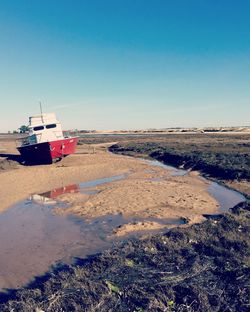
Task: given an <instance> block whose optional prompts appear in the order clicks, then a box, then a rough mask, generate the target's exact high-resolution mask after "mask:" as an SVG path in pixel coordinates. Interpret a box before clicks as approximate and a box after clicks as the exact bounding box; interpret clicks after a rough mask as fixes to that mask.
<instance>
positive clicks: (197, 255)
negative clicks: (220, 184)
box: [0, 203, 250, 311]
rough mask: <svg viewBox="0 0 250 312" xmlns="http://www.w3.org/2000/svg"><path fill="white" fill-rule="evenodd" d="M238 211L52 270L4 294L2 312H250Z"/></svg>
mask: <svg viewBox="0 0 250 312" xmlns="http://www.w3.org/2000/svg"><path fill="white" fill-rule="evenodd" d="M242 208H244V209H242ZM242 208H237V209H234V213H233V214H227V215H225V216H220V217H217V218H214V219H210V220H207V221H206V222H204V223H203V224H199V225H194V226H192V227H190V228H186V229H174V230H172V231H169V232H167V233H166V234H164V235H156V236H153V237H149V238H146V239H143V240H130V241H128V242H126V243H123V244H121V245H118V246H117V247H115V248H113V249H112V250H108V251H106V252H104V253H103V254H101V255H98V256H95V257H92V258H90V259H88V260H86V261H81V262H80V263H78V265H73V266H69V267H64V268H62V269H59V270H57V271H54V272H52V273H51V274H48V275H47V276H45V277H44V279H41V280H40V281H39V280H38V281H36V283H33V285H31V286H30V287H28V288H26V289H21V290H18V291H17V292H16V293H14V294H12V296H13V297H12V298H7V297H6V298H4V297H2V300H4V299H5V300H7V299H8V300H7V301H6V302H2V303H1V304H0V311H41V310H42V311H249V304H250V302H249V296H248V294H249V276H250V268H249V264H250V258H249V255H250V241H249V234H250V228H249V210H250V204H249V203H245V204H244V205H242Z"/></svg>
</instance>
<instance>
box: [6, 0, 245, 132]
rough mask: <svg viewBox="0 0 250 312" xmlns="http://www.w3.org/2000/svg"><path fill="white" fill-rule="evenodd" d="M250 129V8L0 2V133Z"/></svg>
mask: <svg viewBox="0 0 250 312" xmlns="http://www.w3.org/2000/svg"><path fill="white" fill-rule="evenodd" d="M39 101H42V103H43V106H44V111H47V112H55V113H57V115H58V117H59V119H60V120H61V121H62V122H63V126H64V128H78V129H138V128H152V127H156V128H162V127H174V126H181V127H188V126H189V127H192V126H219V125H222V126H230V125H249V124H250V1H248V0H237V1H236V0H39V1H38V0H11V1H10V0H0V108H1V110H0V131H7V130H13V129H16V128H18V127H19V126H20V125H22V124H25V123H27V118H28V116H29V115H33V114H37V113H39V105H38V102H39Z"/></svg>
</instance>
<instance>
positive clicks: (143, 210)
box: [0, 142, 218, 229]
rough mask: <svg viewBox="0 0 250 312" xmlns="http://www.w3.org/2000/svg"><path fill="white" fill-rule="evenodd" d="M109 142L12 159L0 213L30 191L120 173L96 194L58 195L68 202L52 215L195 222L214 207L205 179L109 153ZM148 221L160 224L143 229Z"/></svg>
mask: <svg viewBox="0 0 250 312" xmlns="http://www.w3.org/2000/svg"><path fill="white" fill-rule="evenodd" d="M13 144H14V143H13ZM13 144H11V142H8V144H5V146H7V149H6V154H8V153H10V152H12V153H13V152H14V147H13ZM109 145H110V143H107V144H95V149H94V150H90V152H89V153H85V152H84V153H83V146H79V147H78V151H77V153H76V154H75V155H71V156H69V157H67V158H65V159H64V160H63V161H61V162H58V163H56V164H52V165H41V166H23V165H21V164H17V163H15V166H14V168H13V169H12V168H7V169H6V170H1V171H0V177H1V182H0V185H1V188H0V198H1V203H0V211H4V210H6V209H8V208H9V207H10V206H11V205H13V204H15V203H16V202H18V201H20V200H22V199H25V198H28V197H29V196H30V195H31V194H37V193H38V194H39V193H43V192H46V191H49V190H51V189H54V188H57V187H61V186H66V185H68V184H72V183H79V182H85V181H90V180H95V179H100V178H106V177H110V176H115V175H121V174H125V175H126V178H125V179H123V180H120V181H115V182H111V183H106V184H105V185H101V186H99V187H96V188H95V190H96V191H97V192H96V194H94V195H91V194H89V195H87V194H65V195H62V196H61V198H60V199H61V200H62V201H66V202H68V203H69V208H67V209H60V208H58V209H55V213H58V214H66V213H70V214H76V215H77V216H80V217H84V218H85V219H91V218H96V217H99V216H103V215H107V214H119V213H120V214H123V215H124V216H131V215H133V216H141V217H143V218H150V217H151V218H181V217H183V218H185V219H188V220H189V221H190V223H193V222H197V221H200V220H202V217H201V215H202V214H204V213H215V212H216V211H217V209H218V204H217V202H216V200H215V199H214V198H213V197H212V196H210V195H209V194H208V192H207V187H208V183H207V182H206V181H204V180H201V179H200V177H199V176H198V175H195V174H188V175H186V176H180V177H178V176H171V171H169V170H166V169H163V168H161V167H156V166H152V165H151V164H148V163H146V162H143V161H141V160H138V159H134V158H131V157H125V156H120V155H114V154H111V153H109V152H107V149H106V147H108V146H109ZM1 155H2V157H3V156H4V155H3V154H1ZM3 158H4V157H3ZM150 224H151V226H152V228H154V227H156V228H158V227H159V225H157V226H156V225H155V223H154V222H151V223H149V224H148V223H145V224H144V225H145V229H148V228H150ZM134 228H136V227H135V226H132V227H129V229H134ZM138 228H140V229H143V226H142V224H138Z"/></svg>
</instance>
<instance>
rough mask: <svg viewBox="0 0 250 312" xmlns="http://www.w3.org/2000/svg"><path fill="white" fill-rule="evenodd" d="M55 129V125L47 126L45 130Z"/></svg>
mask: <svg viewBox="0 0 250 312" xmlns="http://www.w3.org/2000/svg"><path fill="white" fill-rule="evenodd" d="M52 128H56V124H51V125H47V126H46V129H52Z"/></svg>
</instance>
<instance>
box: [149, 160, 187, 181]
mask: <svg viewBox="0 0 250 312" xmlns="http://www.w3.org/2000/svg"><path fill="white" fill-rule="evenodd" d="M143 162H145V163H147V164H149V165H152V166H156V167H161V168H164V169H167V170H169V171H170V175H171V176H173V177H177V176H184V175H186V174H187V173H188V171H187V170H184V169H177V168H175V167H173V166H170V165H165V164H164V163H162V162H160V161H158V160H148V159H145V160H143Z"/></svg>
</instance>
